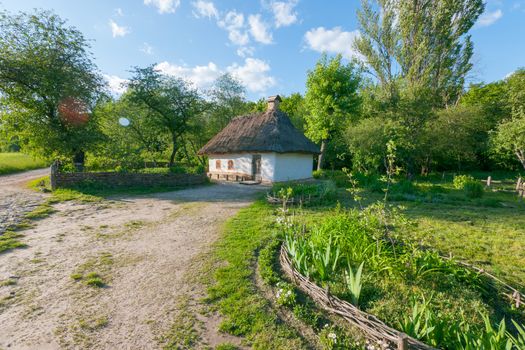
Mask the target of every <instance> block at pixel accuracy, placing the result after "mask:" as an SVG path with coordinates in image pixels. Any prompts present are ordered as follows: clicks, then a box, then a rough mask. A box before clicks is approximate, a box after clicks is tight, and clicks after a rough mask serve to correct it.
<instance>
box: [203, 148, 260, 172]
mask: <svg viewBox="0 0 525 350" xmlns="http://www.w3.org/2000/svg"><path fill="white" fill-rule="evenodd" d="M216 160H220V161H221V169H217V168H216V167H215V161H216ZM229 160H233V169H232V170H228V161H229ZM208 170H209V171H210V172H212V173H219V172H220V173H244V174H248V175H251V174H252V155H251V154H248V153H242V154H219V155H210V156H209V157H208Z"/></svg>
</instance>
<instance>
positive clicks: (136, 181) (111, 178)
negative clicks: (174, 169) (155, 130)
mask: <svg viewBox="0 0 525 350" xmlns="http://www.w3.org/2000/svg"><path fill="white" fill-rule="evenodd" d="M206 181H207V178H206V174H198V175H194V174H139V173H117V172H100V173H94V172H93V173H89V172H76V173H61V172H58V171H51V185H52V188H53V189H55V188H61V187H66V188H67V187H75V186H79V185H87V184H93V185H98V186H101V187H109V188H118V187H160V186H162V187H178V186H181V187H182V186H190V185H199V184H203V183H205V182H206Z"/></svg>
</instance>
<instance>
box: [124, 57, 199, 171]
mask: <svg viewBox="0 0 525 350" xmlns="http://www.w3.org/2000/svg"><path fill="white" fill-rule="evenodd" d="M128 87H129V97H130V100H131V101H133V102H135V103H137V104H139V105H142V106H144V107H146V108H148V109H149V110H150V111H151V114H150V116H149V117H150V118H151V122H152V123H154V124H155V125H157V126H158V127H159V128H160V129H161V130H163V131H165V132H167V133H168V134H169V135H170V140H171V154H170V157H169V166H170V167H171V166H173V164H174V162H175V155H176V153H177V150H178V148H179V146H180V145H183V137H184V133H185V132H186V131H187V130H188V125H189V124H188V123H189V120H190V119H191V118H193V117H195V116H196V115H197V114H199V113H200V112H201V110H202V104H201V98H200V96H199V94H198V92H197V90H195V89H193V88H191V87H190V85H189V84H188V83H187V82H185V81H184V80H182V79H178V78H174V77H170V76H167V75H163V74H161V73H160V72H159V71H157V70H155V68H154V65H151V66H149V67H146V68H138V67H137V68H135V69H134V70H133V77H132V78H131V79H130V81H129V84H128Z"/></svg>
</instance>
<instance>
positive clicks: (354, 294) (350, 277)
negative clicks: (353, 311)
mask: <svg viewBox="0 0 525 350" xmlns="http://www.w3.org/2000/svg"><path fill="white" fill-rule="evenodd" d="M363 266H364V263H361V265H359V267H358V268H357V271H356V272H355V273H354V270H353V269H352V266H350V265H348V270H347V271H345V282H346V288H348V292H349V293H350V298H351V300H352V304H354V305H355V306H358V305H359V297H360V296H361V287H362V280H361V275H362V273H363Z"/></svg>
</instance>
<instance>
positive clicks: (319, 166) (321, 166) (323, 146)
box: [317, 140, 326, 170]
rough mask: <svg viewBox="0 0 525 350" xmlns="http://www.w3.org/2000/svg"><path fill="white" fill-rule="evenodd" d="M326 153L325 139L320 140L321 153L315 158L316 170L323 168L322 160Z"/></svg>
mask: <svg viewBox="0 0 525 350" xmlns="http://www.w3.org/2000/svg"><path fill="white" fill-rule="evenodd" d="M325 153H326V140H323V141H321V153H320V154H319V158H317V170H321V169H323V160H324V156H325Z"/></svg>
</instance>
